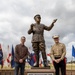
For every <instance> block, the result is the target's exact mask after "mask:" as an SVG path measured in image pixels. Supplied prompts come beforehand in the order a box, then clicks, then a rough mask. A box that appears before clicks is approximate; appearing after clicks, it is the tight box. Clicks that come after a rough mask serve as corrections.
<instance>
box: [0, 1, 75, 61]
mask: <svg viewBox="0 0 75 75" xmlns="http://www.w3.org/2000/svg"><path fill="white" fill-rule="evenodd" d="M36 14H40V15H41V18H42V19H41V23H43V24H45V25H46V26H49V25H50V24H51V23H52V22H53V20H54V19H58V20H57V22H56V23H55V25H54V27H53V28H52V29H51V31H44V38H45V43H46V52H47V53H49V52H50V49H51V45H53V44H54V41H53V39H52V36H53V35H60V42H62V43H64V44H65V45H66V51H67V53H66V57H67V60H68V61H70V60H71V59H72V45H74V46H75V30H74V29H75V26H74V25H75V0H0V43H1V44H2V48H3V52H4V53H5V54H4V55H6V54H7V53H8V49H7V46H8V45H9V46H10V47H11V46H12V44H13V45H14V47H15V45H16V44H18V43H20V38H21V36H25V37H26V43H25V45H26V46H27V47H28V48H30V49H32V44H31V39H32V34H31V35H28V33H27V32H28V30H29V28H30V25H31V24H32V23H35V21H34V16H35V15H36Z"/></svg>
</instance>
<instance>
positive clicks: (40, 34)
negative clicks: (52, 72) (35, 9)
mask: <svg viewBox="0 0 75 75" xmlns="http://www.w3.org/2000/svg"><path fill="white" fill-rule="evenodd" d="M34 20H35V22H36V23H34V24H31V26H30V29H29V31H28V34H31V33H33V36H32V47H33V50H34V52H35V55H36V65H35V67H39V51H41V53H42V58H43V61H44V67H47V57H46V52H45V40H44V30H47V31H49V30H51V29H52V28H53V26H54V23H55V22H56V21H57V19H55V20H54V21H53V22H52V24H51V25H50V26H49V27H47V26H45V25H44V24H41V23H40V21H41V16H40V15H39V14H37V15H35V16H34Z"/></svg>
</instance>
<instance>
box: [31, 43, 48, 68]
mask: <svg viewBox="0 0 75 75" xmlns="http://www.w3.org/2000/svg"><path fill="white" fill-rule="evenodd" d="M32 47H33V51H34V53H35V56H36V63H37V67H39V52H40V51H41V54H42V58H43V62H44V66H46V65H47V57H46V51H45V43H44V42H34V43H32Z"/></svg>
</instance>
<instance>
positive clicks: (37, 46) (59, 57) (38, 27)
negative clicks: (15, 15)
mask: <svg viewBox="0 0 75 75" xmlns="http://www.w3.org/2000/svg"><path fill="white" fill-rule="evenodd" d="M34 20H35V22H36V23H34V24H31V26H30V29H29V30H28V34H31V33H32V34H33V36H32V47H33V51H34V53H35V57H36V64H35V65H34V67H39V52H40V51H41V54H42V58H43V62H44V67H48V64H47V57H46V50H45V48H46V46H45V40H44V30H47V31H50V30H51V29H52V28H53V26H54V23H55V22H56V21H57V19H55V20H53V22H52V23H51V25H50V26H49V27H48V26H46V25H44V24H41V23H40V22H41V16H40V15H39V14H37V15H35V16H34ZM52 38H53V39H54V42H55V44H54V45H53V46H52V47H51V52H50V54H51V59H52V61H53V65H54V68H55V71H56V75H59V68H60V69H61V73H62V75H66V65H65V62H64V58H65V55H66V47H65V45H64V44H63V43H60V42H59V36H58V35H54V36H53V37H52ZM25 42H26V38H25V36H22V37H21V43H20V44H18V45H16V47H15V58H14V60H15V75H18V72H19V68H20V73H21V75H24V66H25V59H26V58H27V57H28V55H29V52H28V48H27V47H26V46H25V44H24V43H25Z"/></svg>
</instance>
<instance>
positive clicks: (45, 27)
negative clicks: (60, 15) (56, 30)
mask: <svg viewBox="0 0 75 75" xmlns="http://www.w3.org/2000/svg"><path fill="white" fill-rule="evenodd" d="M56 21H57V19H54V20H53V22H52V23H51V25H50V26H49V27H48V26H45V25H44V29H45V30H47V31H50V30H51V29H52V28H53V26H54V23H55V22H56Z"/></svg>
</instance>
